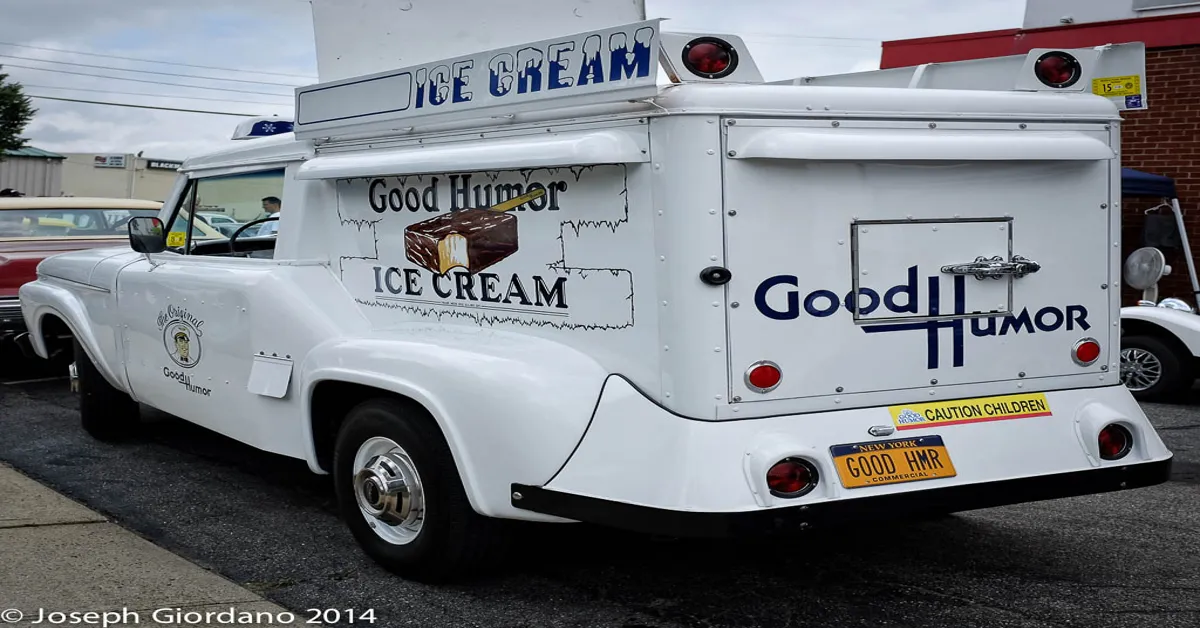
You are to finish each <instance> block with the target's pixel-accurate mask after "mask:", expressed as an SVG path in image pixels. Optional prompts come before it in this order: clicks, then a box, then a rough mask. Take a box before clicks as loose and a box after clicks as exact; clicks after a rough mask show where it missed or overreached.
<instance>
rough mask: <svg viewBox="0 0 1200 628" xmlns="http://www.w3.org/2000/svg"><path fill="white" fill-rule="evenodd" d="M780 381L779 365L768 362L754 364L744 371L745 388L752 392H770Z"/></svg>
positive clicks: (781, 375) (781, 372) (781, 378)
mask: <svg viewBox="0 0 1200 628" xmlns="http://www.w3.org/2000/svg"><path fill="white" fill-rule="evenodd" d="M782 380H783V371H781V370H780V369H779V365H778V364H775V363H774V362H770V361H768V360H763V361H761V362H755V363H754V364H751V365H750V368H748V369H746V386H747V387H749V388H750V389H751V390H753V391H754V392H758V393H768V392H771V391H772V390H775V387H776V386H778V385H779V382H780V381H782Z"/></svg>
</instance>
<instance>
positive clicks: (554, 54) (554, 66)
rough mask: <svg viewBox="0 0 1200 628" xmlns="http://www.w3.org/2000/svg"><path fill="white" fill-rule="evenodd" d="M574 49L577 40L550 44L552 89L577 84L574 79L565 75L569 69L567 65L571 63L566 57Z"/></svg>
mask: <svg viewBox="0 0 1200 628" xmlns="http://www.w3.org/2000/svg"><path fill="white" fill-rule="evenodd" d="M574 49H575V42H573V41H568V42H564V43H561V44H550V89H562V88H564V87H571V86H572V85H574V84H575V80H574V79H572V78H570V77H564V76H563V74H564V73H565V72H566V71H567V69H568V68H567V66H568V65H570V64H569V63H568V60H567V59H566V58H564V57H566V56H567V53H568V52H570V51H572V50H574Z"/></svg>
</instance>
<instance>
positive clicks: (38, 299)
mask: <svg viewBox="0 0 1200 628" xmlns="http://www.w3.org/2000/svg"><path fill="white" fill-rule="evenodd" d="M81 290H87V291H88V295H89V296H90V297H95V298H108V297H110V296H111V295H110V294H109V292H108V291H107V290H104V289H102V288H89V287H82V288H81ZM18 294H19V295H20V299H21V315H22V316H23V317H24V318H25V326H26V327H27V328H28V330H29V340H30V343H31V344H32V346H33V350H34V352H35V353H37V354H38V355H39V356H41V357H42V358H48V357H49V355H50V352H49V350H48V349H47V348H46V338H45V336H44V335H43V333H42V327H43V323H44V321H45V320H46V317H47V316H56V317H58V318H59V319H61V320H62V321H63V322H64V323H66V325H67V328H68V329H70V330H71V335H72V336H74V337H75V339H76V340H78V341H79V344H80V345H82V346H83V349H84V351H86V352H87V354H88V357H89V358H91V360H92V363H93V364H95V365H96V369H97V370H99V371H100V374H101V375H103V376H104V379H105V380H107V381H108V383H109V384H111V385H112V386H113V387H114V388H116V389H118V390H121V391H124V392H129V384H128V382H127V381H126V379H125V369H122V368H118V365H117V364H114V363H113V361H110V360H109V359H108V358H109V356H111V355H112V351H105V350H104V347H103V346H102V344H101V342H100V338H99V336H98V335H97V333H96V330H95V329H94V328H93V327H92V325H91V324H90V321H91V320H92V317H90V316H88V309H87V307H86V306H85V305H84V303H83V300H82V299H81V297H80V295H77V294H75V293H74V292H72V291H71V290H68V289H67V288H64V287H62V286H59V285H55V284H53V283H50V282H47V281H46V280H44V279H37V280H34V281H31V282H29V283H26V284H23V285H22V286H21V289H20V290H19V292H18ZM114 350H115V348H114Z"/></svg>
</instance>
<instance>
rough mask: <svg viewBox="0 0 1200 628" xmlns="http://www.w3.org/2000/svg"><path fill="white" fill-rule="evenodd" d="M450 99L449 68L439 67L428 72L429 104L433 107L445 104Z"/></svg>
mask: <svg viewBox="0 0 1200 628" xmlns="http://www.w3.org/2000/svg"><path fill="white" fill-rule="evenodd" d="M449 97H450V68H449V66H445V65H439V66H437V67H436V68H434V69H432V70H430V71H429V104H431V105H433V106H435V107H436V106H437V105H440V104H442V103H444V102H446V99H447V98H449Z"/></svg>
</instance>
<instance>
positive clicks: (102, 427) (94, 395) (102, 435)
mask: <svg viewBox="0 0 1200 628" xmlns="http://www.w3.org/2000/svg"><path fill="white" fill-rule="evenodd" d="M74 345H75V346H74V353H75V376H77V377H78V379H77V380H76V382H75V384H76V386H77V388H78V390H79V419H80V423H81V424H82V425H83V429H84V431H86V432H87V433H88V434H90V435H91V436H92V437H93V438H95V439H97V440H103V441H112V440H120V439H123V438H126V437H128V436H130V435H131V434H133V433H134V432H135V431H136V427H137V425H138V419H139V408H138V404H137V402H136V401H134V400H133V399H132V398H131V397H130V396H129V395H127V394H125V393H124V392H122V391H120V390H117V389H116V388H113V386H112V384H109V383H108V380H106V379H104V376H103V375H101V374H100V371H99V370H98V369H97V368H96V365H95V364H94V363H93V362H92V360H91V358H89V357H88V354H87V351H84V349H83V347H82V346H81V345H80V344H79V341H78V340H76V341H74Z"/></svg>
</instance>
